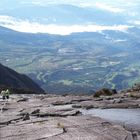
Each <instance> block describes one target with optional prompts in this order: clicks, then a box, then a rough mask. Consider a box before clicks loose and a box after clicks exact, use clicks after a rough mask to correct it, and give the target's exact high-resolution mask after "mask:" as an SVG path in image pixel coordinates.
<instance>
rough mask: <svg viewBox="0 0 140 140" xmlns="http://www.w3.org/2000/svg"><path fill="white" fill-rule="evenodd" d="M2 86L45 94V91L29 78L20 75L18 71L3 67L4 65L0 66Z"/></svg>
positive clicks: (0, 82) (0, 83)
mask: <svg viewBox="0 0 140 140" xmlns="http://www.w3.org/2000/svg"><path fill="white" fill-rule="evenodd" d="M0 86H7V87H11V88H17V89H25V90H31V91H35V92H36V93H37V92H38V93H43V90H42V89H41V88H40V87H39V86H38V85H37V84H36V83H35V82H34V81H33V80H31V79H30V78H29V77H28V76H26V75H24V74H19V73H17V72H16V71H14V70H12V69H10V68H8V67H5V66H3V65H2V64H0Z"/></svg>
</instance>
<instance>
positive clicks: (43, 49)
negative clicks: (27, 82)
mask: <svg viewBox="0 0 140 140" xmlns="http://www.w3.org/2000/svg"><path fill="white" fill-rule="evenodd" d="M139 37H140V29H139V28H136V27H133V28H130V29H129V30H127V31H126V32H122V31H111V30H105V31H102V32H83V33H73V34H70V35H65V36H61V35H50V34H40V33H38V34H31V33H21V32H16V31H13V30H11V29H8V28H4V27H0V62H1V63H2V64H5V65H6V66H8V67H10V68H12V69H14V70H16V71H18V72H20V73H24V74H26V75H28V76H29V77H30V78H32V79H33V80H34V81H36V82H37V83H38V84H39V85H40V86H41V87H42V88H43V89H44V90H46V91H47V92H49V93H91V92H92V91H95V90H97V89H100V88H102V87H108V88H116V89H117V90H121V89H124V88H128V87H131V86H132V85H133V84H134V83H138V82H140V78H139V77H140V61H139V60H140V49H139V46H140V41H139V40H140V38H139Z"/></svg>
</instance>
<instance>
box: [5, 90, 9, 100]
mask: <svg viewBox="0 0 140 140" xmlns="http://www.w3.org/2000/svg"><path fill="white" fill-rule="evenodd" d="M9 96H10V91H9V89H7V90H6V91H5V97H6V98H7V99H9Z"/></svg>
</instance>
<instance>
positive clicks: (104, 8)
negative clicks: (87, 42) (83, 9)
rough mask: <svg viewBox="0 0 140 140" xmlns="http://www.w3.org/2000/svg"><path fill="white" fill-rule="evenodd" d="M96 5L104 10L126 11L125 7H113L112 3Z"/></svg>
mask: <svg viewBox="0 0 140 140" xmlns="http://www.w3.org/2000/svg"><path fill="white" fill-rule="evenodd" d="M95 6H96V7H97V8H99V9H103V10H106V11H109V12H113V13H121V12H124V11H125V10H124V9H121V8H117V7H112V6H110V5H107V4H103V3H96V4H95Z"/></svg>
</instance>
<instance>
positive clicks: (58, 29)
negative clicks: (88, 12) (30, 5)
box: [0, 16, 129, 35]
mask: <svg viewBox="0 0 140 140" xmlns="http://www.w3.org/2000/svg"><path fill="white" fill-rule="evenodd" d="M0 25H1V26H4V27H7V28H10V29H13V30H16V31H20V32H30V33H49V34H60V35H68V34H71V33H75V32H99V31H103V30H118V31H126V30H127V29H128V28H129V26H127V25H114V26H101V25H95V24H88V25H55V24H40V23H37V22H29V21H28V20H25V21H24V20H21V19H16V18H13V17H9V16H0Z"/></svg>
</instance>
